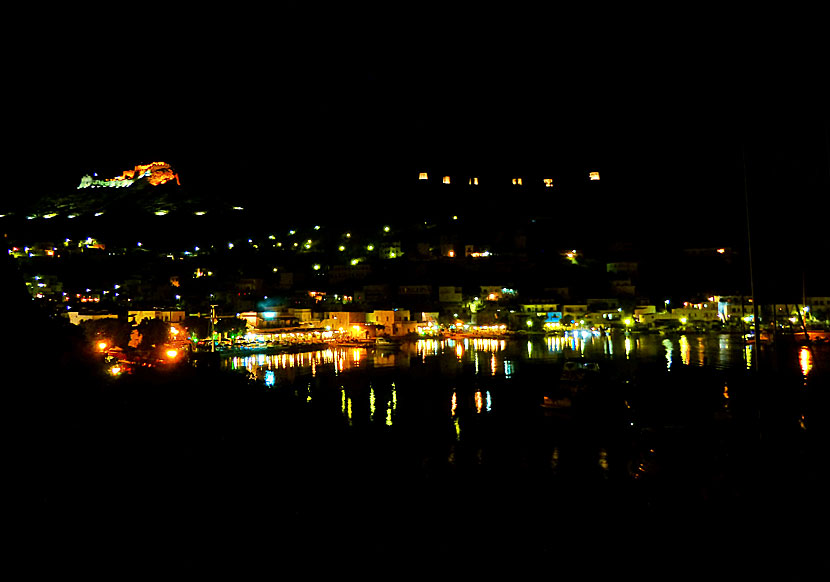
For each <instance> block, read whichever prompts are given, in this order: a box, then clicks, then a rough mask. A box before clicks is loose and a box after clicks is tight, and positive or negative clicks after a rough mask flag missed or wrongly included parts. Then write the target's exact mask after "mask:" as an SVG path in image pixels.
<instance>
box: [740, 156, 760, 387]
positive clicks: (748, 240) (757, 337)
mask: <svg viewBox="0 0 830 582" xmlns="http://www.w3.org/2000/svg"><path fill="white" fill-rule="evenodd" d="M741 153H742V154H743V170H744V207H745V209H746V244H747V256H748V259H749V291H750V294H751V295H752V325H753V329H754V331H755V354H754V357H753V358H752V364H753V368H755V371H756V372H757V371H758V360H759V357H758V356H759V354H760V352H761V349H760V348H761V330H760V326H759V325H758V301H756V298H755V275H754V273H753V269H752V235H751V234H750V230H751V229H750V220H749V184H748V182H747V175H746V146H745V145H743V144H741Z"/></svg>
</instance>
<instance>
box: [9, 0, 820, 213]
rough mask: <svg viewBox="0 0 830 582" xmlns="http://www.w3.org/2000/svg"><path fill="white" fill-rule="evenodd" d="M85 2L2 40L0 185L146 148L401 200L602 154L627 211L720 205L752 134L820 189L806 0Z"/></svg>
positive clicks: (762, 182)
mask: <svg viewBox="0 0 830 582" xmlns="http://www.w3.org/2000/svg"><path fill="white" fill-rule="evenodd" d="M68 14H69V13H68ZM72 15H73V16H74V17H77V14H75V13H72ZM84 16H85V17H86V19H85V20H79V22H82V24H80V25H78V24H76V23H75V22H74V21H73V22H72V23H71V25H70V24H67V23H61V21H60V17H59V16H53V18H52V20H51V22H50V23H49V25H48V26H45V25H44V24H43V23H42V22H38V23H34V21H33V23H32V25H31V27H30V28H26V32H27V33H28V34H24V35H22V37H25V39H26V40H25V42H20V41H19V42H17V43H14V42H12V43H11V46H13V47H14V48H16V52H13V53H11V54H12V55H13V58H10V59H9V66H8V68H7V72H6V80H7V81H10V82H7V83H6V89H5V92H6V93H7V94H10V95H11V96H12V100H11V101H12V104H13V105H12V106H11V107H9V108H8V109H7V111H6V115H5V116H4V125H5V127H6V129H7V130H8V131H6V132H5V134H6V137H7V140H8V142H7V143H9V145H10V146H11V150H12V156H11V158H10V159H9V160H8V161H9V162H10V165H11V166H12V167H14V168H16V171H14V172H8V171H7V173H6V175H7V177H8V178H7V180H6V185H5V187H4V188H3V194H2V202H3V203H7V202H8V201H9V200H10V199H13V198H14V197H19V196H21V195H24V194H25V195H26V196H29V197H32V196H38V195H41V194H48V193H51V192H53V191H57V190H61V189H65V188H73V187H74V186H75V185H76V184H77V182H78V181H79V179H80V177H81V176H82V175H83V174H84V173H86V172H90V171H100V172H103V173H105V174H106V173H107V172H110V171H112V172H116V171H120V170H122V169H126V168H128V167H131V166H132V165H133V164H135V163H140V162H147V161H152V160H165V161H169V162H170V163H172V164H173V165H174V166H175V167H176V168H177V169H178V170H179V171H180V173H181V177H182V180H183V182H184V183H186V184H189V185H191V186H195V187H200V188H201V187H204V188H209V187H215V186H216V184H217V183H218V182H219V181H222V183H223V184H227V183H231V184H236V186H237V187H238V188H239V189H245V190H248V191H254V190H256V191H259V192H260V195H261V198H262V199H263V200H264V201H265V202H267V203H269V204H273V203H277V204H284V205H289V206H290V205H291V204H292V201H293V200H296V199H297V194H298V193H299V194H300V195H301V196H302V197H303V199H304V200H305V199H307V198H308V195H309V194H310V193H313V192H316V194H317V196H320V197H323V198H321V200H325V199H326V198H325V196H331V197H332V199H335V198H337V199H342V195H343V194H344V193H346V194H352V195H354V194H356V193H357V194H360V195H361V196H362V198H358V199H360V200H365V201H366V202H365V205H370V204H372V203H383V204H389V200H390V197H389V193H390V192H391V191H394V189H395V185H396V184H398V183H400V182H402V181H407V180H412V179H414V177H415V176H416V175H417V172H418V171H419V170H421V169H424V168H426V169H429V170H430V171H431V172H433V175H438V174H443V173H448V174H466V173H470V174H477V175H480V176H493V177H494V179H495V177H497V176H498V177H499V179H501V177H502V176H509V175H512V174H517V175H522V174H525V175H527V174H531V175H532V174H533V173H536V172H538V173H539V174H547V173H554V174H555V175H561V176H563V180H564V179H565V178H568V179H571V178H572V177H574V176H579V177H580V179H581V178H582V177H584V175H585V173H586V172H587V171H588V170H589V169H597V170H599V171H600V172H601V174H602V177H603V181H604V182H605V183H606V184H607V187H605V190H604V192H605V193H604V196H606V197H607V200H601V201H599V202H600V203H608V204H611V203H613V204H614V208H615V209H616V210H618V211H625V212H627V213H630V214H631V215H632V216H635V217H643V218H645V217H646V216H658V217H661V216H662V215H664V214H665V215H666V216H668V217H669V218H670V219H671V217H674V216H677V215H678V214H688V215H695V216H697V215H698V214H700V213H701V212H705V211H706V210H707V208H708V209H710V211H711V212H713V213H720V218H719V220H720V221H722V224H726V223H736V222H737V220H738V216H737V215H736V213H739V212H740V211H741V210H742V203H743V172H742V160H743V156H744V153H745V154H746V157H747V160H748V166H747V167H748V168H749V174H748V176H749V184H750V192H751V193H752V195H753V196H756V197H758V199H759V200H760V198H761V197H762V196H763V197H764V198H765V199H766V198H768V197H770V196H772V195H776V196H779V198H778V199H777V201H773V202H774V205H777V206H776V207H778V206H780V207H784V208H786V207H792V208H795V207H796V206H799V207H800V208H802V209H803V208H805V207H813V208H820V209H823V210H826V209H827V203H826V199H827V196H828V182H830V170H828V164H830V160H828V157H830V156H828V147H827V131H828V124H827V103H828V100H827V93H826V89H824V88H822V87H821V85H822V84H823V82H822V81H823V79H822V77H824V76H826V59H825V57H826V50H823V49H822V48H821V46H822V45H821V43H819V42H818V41H819V39H820V38H821V37H820V36H819V33H818V32H817V31H813V30H811V29H810V28H809V23H810V20H811V19H810V18H806V17H805V15H797V14H795V15H791V16H792V18H790V19H787V18H784V19H782V18H780V17H781V15H780V14H778V15H768V17H765V18H763V19H762V20H761V21H758V20H756V17H759V15H757V14H750V15H746V14H731V15H730V14H725V13H719V14H680V13H679V12H677V13H655V12H652V13H641V14H634V13H631V12H630V11H627V10H620V11H618V12H616V13H608V12H607V11H606V12H604V13H602V14H601V15H597V14H591V13H585V14H574V15H564V14H559V15H554V16H551V15H544V16H543V15H533V14H522V15H493V16H494V18H493V20H494V21H495V23H496V26H493V23H492V22H491V23H490V24H491V26H490V27H488V28H487V29H486V30H482V31H481V32H475V31H476V24H475V23H474V22H472V21H470V22H467V21H465V20H464V19H461V20H453V21H451V22H446V21H444V20H443V19H442V18H438V17H435V18H425V17H417V15H409V14H405V15H397V14H396V15H391V14H389V15H386V16H387V22H386V25H385V26H382V27H376V26H374V25H371V24H368V21H367V20H365V18H368V17H369V16H377V15H376V14H375V15H370V14H354V13H347V14H342V15H338V14H336V15H331V14H328V16H329V18H327V19H326V20H325V22H323V21H322V20H321V19H320V18H319V14H318V15H316V16H315V15H309V14H307V13H305V14H303V13H300V12H296V13H295V12H289V11H286V12H283V13H282V14H281V15H280V16H278V17H274V16H266V15H264V14H257V13H244V14H243V13H231V14H226V13H215V14H211V13H204V12H203V13H200V14H198V15H194V14H191V13H188V12H178V13H176V12H164V13H158V14H153V16H152V17H150V16H149V15H142V16H139V15H136V14H132V15H129V17H127V16H125V15H124V14H118V15H114V14H113V15H110V14H99V13H94V14H86V15H84ZM502 16H506V17H508V18H506V19H505V20H504V21H502ZM761 16H762V17H763V16H765V15H761ZM340 17H342V18H343V20H340ZM113 18H117V19H120V20H119V22H120V23H121V25H120V26H116V27H113V26H107V25H109V24H111V21H112V19H113ZM125 18H127V20H124V19H125ZM538 20H541V24H542V25H541V26H538V27H533V28H531V25H533V24H537V25H538V24H540V23H539V22H535V21H538ZM355 23H357V24H355ZM471 31H474V32H472V33H471ZM44 46H45V47H48V48H49V49H50V50H35V48H37V47H44ZM568 195H569V192H566V191H563V192H562V196H563V197H564V199H563V200H562V202H564V203H568V200H567V196H568ZM497 200H498V198H495V197H494V199H493V200H492V201H488V203H489V202H492V203H494V204H495V203H496V202H497ZM542 202H547V200H545V201H542ZM528 203H529V204H533V203H535V201H534V200H529V201H528ZM759 206H760V204H759ZM764 207H765V208H768V207H770V205H769V204H764ZM361 210H362V208H358V211H361ZM724 213H725V214H726V215H727V217H725V216H724Z"/></svg>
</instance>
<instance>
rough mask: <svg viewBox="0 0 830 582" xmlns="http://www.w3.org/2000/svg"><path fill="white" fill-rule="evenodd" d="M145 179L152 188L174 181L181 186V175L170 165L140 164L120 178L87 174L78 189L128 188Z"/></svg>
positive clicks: (163, 163) (157, 163) (159, 163)
mask: <svg viewBox="0 0 830 582" xmlns="http://www.w3.org/2000/svg"><path fill="white" fill-rule="evenodd" d="M145 178H146V179H147V182H148V183H149V184H150V185H151V186H158V185H159V184H165V183H167V182H170V181H172V180H175V181H176V184H179V175H178V174H177V173H176V172H174V171H173V168H171V167H170V164H168V163H166V162H152V163H150V164H140V165H138V166H136V167H135V168H134V169H132V170H125V171H124V172H123V173H122V174H121V175H120V176H115V177H114V178H106V179H103V180H101V179H99V178H98V174H94V175H92V176H90V175H89V174H87V175H86V176H84V177H83V178H81V183H80V184H78V188H79V189H80V188H126V187H129V186H132V185H133V184H134V183H135V182H137V181H138V180H141V179H145Z"/></svg>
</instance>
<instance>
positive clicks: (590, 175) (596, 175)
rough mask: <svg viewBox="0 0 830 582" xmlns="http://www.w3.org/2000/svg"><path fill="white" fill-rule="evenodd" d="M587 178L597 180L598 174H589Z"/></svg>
mask: <svg viewBox="0 0 830 582" xmlns="http://www.w3.org/2000/svg"><path fill="white" fill-rule="evenodd" d="M588 178H589V179H591V180H599V172H591V173H590V174H588Z"/></svg>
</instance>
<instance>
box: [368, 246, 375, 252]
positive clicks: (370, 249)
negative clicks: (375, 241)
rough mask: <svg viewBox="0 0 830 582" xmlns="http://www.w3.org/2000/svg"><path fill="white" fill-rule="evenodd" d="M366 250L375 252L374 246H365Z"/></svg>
mask: <svg viewBox="0 0 830 582" xmlns="http://www.w3.org/2000/svg"><path fill="white" fill-rule="evenodd" d="M366 250H367V251H373V250H375V245H367V246H366Z"/></svg>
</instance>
